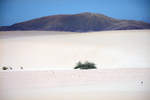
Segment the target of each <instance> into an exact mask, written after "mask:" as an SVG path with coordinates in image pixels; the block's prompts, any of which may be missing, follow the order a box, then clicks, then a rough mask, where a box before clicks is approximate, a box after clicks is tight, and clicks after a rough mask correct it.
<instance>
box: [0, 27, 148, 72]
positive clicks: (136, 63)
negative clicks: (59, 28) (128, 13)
mask: <svg viewBox="0 0 150 100" xmlns="http://www.w3.org/2000/svg"><path fill="white" fill-rule="evenodd" d="M149 45H150V30H122V31H101V32H88V33H72V32H53V31H6V32H0V66H11V67H14V68H16V69H18V68H19V67H20V66H22V67H24V69H30V70H31V69H50V68H52V69H54V68H58V69H61V68H62V69H73V67H74V66H75V64H76V63H77V62H78V61H90V62H94V63H95V64H96V65H97V67H98V68H147V67H148V68H149V67H150V53H149V51H150V47H149Z"/></svg>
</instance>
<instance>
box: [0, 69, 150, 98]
mask: <svg viewBox="0 0 150 100" xmlns="http://www.w3.org/2000/svg"><path fill="white" fill-rule="evenodd" d="M149 79H150V69H146V68H145V69H144V68H143V69H142V68H139V69H138V68H136V69H135V68H133V69H132V68H130V69H101V70H85V71H81V70H47V71H1V72H0V100H149V99H150V95H149V94H150V86H149V84H150V80H149Z"/></svg>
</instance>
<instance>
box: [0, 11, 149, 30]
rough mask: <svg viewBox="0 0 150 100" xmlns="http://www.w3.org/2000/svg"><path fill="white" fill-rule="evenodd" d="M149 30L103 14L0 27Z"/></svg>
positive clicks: (44, 19) (46, 18)
mask: <svg viewBox="0 0 150 100" xmlns="http://www.w3.org/2000/svg"><path fill="white" fill-rule="evenodd" d="M131 29H150V24H149V23H145V22H142V21H135V20H119V19H114V18H111V17H108V16H105V15H103V14H96V13H89V12H86V13H80V14H72V15H53V16H46V17H41V18H37V19H33V20H29V21H25V22H21V23H16V24H13V25H11V26H1V27H0V31H16V30H46V31H71V32H88V31H103V30H131Z"/></svg>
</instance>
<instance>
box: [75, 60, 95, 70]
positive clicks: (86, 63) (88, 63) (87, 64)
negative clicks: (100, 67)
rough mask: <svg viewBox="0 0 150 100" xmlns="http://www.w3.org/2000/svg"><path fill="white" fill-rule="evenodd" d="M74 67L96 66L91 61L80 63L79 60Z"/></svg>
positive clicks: (88, 67)
mask: <svg viewBox="0 0 150 100" xmlns="http://www.w3.org/2000/svg"><path fill="white" fill-rule="evenodd" d="M74 69H96V66H95V64H94V63H92V62H88V61H87V62H85V63H81V62H80V61H79V62H78V63H77V65H76V66H75V67H74Z"/></svg>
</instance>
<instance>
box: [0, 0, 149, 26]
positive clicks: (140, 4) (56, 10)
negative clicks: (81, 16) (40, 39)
mask: <svg viewBox="0 0 150 100" xmlns="http://www.w3.org/2000/svg"><path fill="white" fill-rule="evenodd" d="M81 12H94V13H102V14H105V15H107V16H110V17H114V18H119V19H132V20H142V21H145V22H149V23H150V0H0V19H1V20H0V25H1V26H2V25H11V24H14V23H18V22H22V21H26V20H30V19H33V18H38V17H42V16H49V15H54V14H75V13H81Z"/></svg>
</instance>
